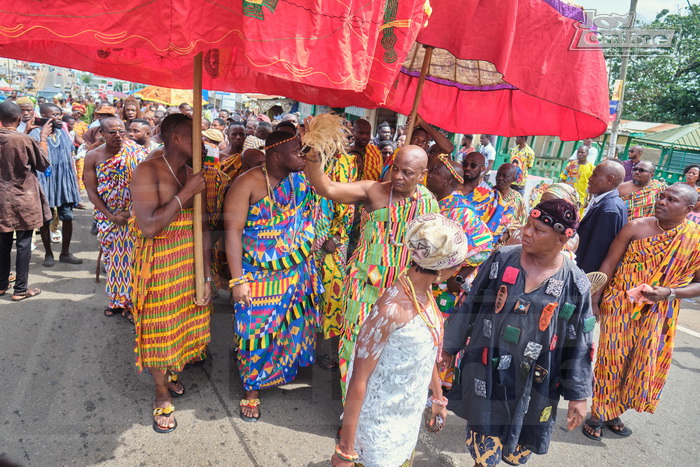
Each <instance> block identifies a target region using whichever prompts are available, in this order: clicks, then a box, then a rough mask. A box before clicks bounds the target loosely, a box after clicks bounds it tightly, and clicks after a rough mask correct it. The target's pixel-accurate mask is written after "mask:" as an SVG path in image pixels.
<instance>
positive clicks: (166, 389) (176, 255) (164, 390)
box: [131, 113, 211, 433]
mask: <svg viewBox="0 0 700 467" xmlns="http://www.w3.org/2000/svg"><path fill="white" fill-rule="evenodd" d="M161 136H162V138H163V143H164V150H163V151H161V150H157V151H154V152H153V153H151V154H150V156H149V157H148V158H147V159H146V160H145V161H143V162H141V163H140V164H139V166H138V167H137V168H136V170H135V171H134V176H133V180H132V183H131V195H132V198H133V211H134V216H135V222H134V228H133V230H132V232H133V234H134V238H135V240H134V250H133V270H132V274H133V278H134V279H133V282H132V283H133V290H132V301H133V303H134V309H133V313H134V319H135V321H136V355H137V359H136V366H137V367H138V369H139V370H143V369H146V370H147V371H148V372H149V373H150V374H151V375H152V376H153V381H154V383H155V401H154V404H153V409H154V410H153V417H154V421H153V429H154V430H155V431H156V432H158V433H168V432H171V431H173V430H174V429H175V428H176V427H177V422H176V421H175V417H174V415H173V412H174V411H175V407H174V406H173V405H172V398H173V397H179V396H180V395H182V394H184V392H185V387H184V386H183V385H182V384H181V383H180V382H179V381H178V380H177V375H176V373H178V372H180V371H182V369H183V368H184V366H185V365H186V364H187V363H189V362H193V361H197V360H201V359H203V358H204V357H205V354H206V348H207V344H208V343H209V340H210V334H209V320H210V313H211V304H210V295H211V290H210V288H209V287H207V289H206V291H205V293H204V296H203V301H202V302H200V303H196V302H195V280H194V238H193V233H192V222H193V219H192V215H193V214H192V206H193V202H194V195H195V194H196V193H201V192H202V191H204V190H205V187H206V186H205V178H204V171H200V172H199V173H197V174H194V175H193V174H192V169H191V168H190V167H188V165H187V164H188V163H189V161H190V160H191V159H192V119H191V118H190V117H189V116H187V115H184V114H181V113H175V114H172V115H168V116H167V117H165V119H164V120H163V123H162V124H161ZM202 204H204V203H202ZM203 211H204V209H203ZM208 229H209V226H208V219H207V216H204V218H203V219H202V231H203V240H204V242H203V243H204V273H205V276H206V279H205V281H207V282H210V281H211V270H210V265H211V262H210V258H209V251H210V236H209V230H208Z"/></svg>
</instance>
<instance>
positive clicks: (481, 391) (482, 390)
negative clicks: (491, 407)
mask: <svg viewBox="0 0 700 467" xmlns="http://www.w3.org/2000/svg"><path fill="white" fill-rule="evenodd" d="M474 393H476V395H477V396H480V397H486V381H484V380H481V379H476V378H474Z"/></svg>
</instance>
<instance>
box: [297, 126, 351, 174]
mask: <svg viewBox="0 0 700 467" xmlns="http://www.w3.org/2000/svg"><path fill="white" fill-rule="evenodd" d="M348 136H350V131H349V130H348V129H347V128H346V127H345V125H344V124H343V119H342V118H341V117H339V116H338V115H335V114H332V113H325V114H321V115H318V116H316V117H314V118H313V119H312V120H311V124H310V125H309V126H308V128H306V133H305V134H304V136H303V137H302V139H301V142H302V145H303V146H309V147H310V148H312V149H313V150H314V151H316V153H318V155H319V156H320V157H321V165H322V167H323V168H324V169H325V168H326V166H327V165H328V161H329V160H331V159H332V158H334V157H335V156H336V154H339V153H342V152H344V151H345V147H346V146H347V143H348Z"/></svg>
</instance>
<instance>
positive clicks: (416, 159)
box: [306, 146, 439, 398]
mask: <svg viewBox="0 0 700 467" xmlns="http://www.w3.org/2000/svg"><path fill="white" fill-rule="evenodd" d="M306 161H307V165H306V174H307V176H308V178H309V181H310V182H311V184H312V185H313V186H314V188H315V189H316V192H317V193H318V194H319V195H321V196H323V197H325V198H328V199H330V200H331V201H335V202H337V203H343V204H357V203H363V204H364V207H365V211H366V212H365V214H364V215H363V217H362V225H361V226H360V232H361V233H360V240H359V242H358V246H357V249H356V250H355V253H354V254H353V256H352V258H350V260H349V262H348V274H347V277H346V279H345V283H344V284H343V303H342V304H341V307H342V310H343V312H344V313H345V316H344V323H343V328H342V330H341V338H340V351H339V360H340V377H341V383H340V386H341V389H342V392H343V398H345V388H346V383H347V375H348V366H349V364H350V360H351V358H352V352H353V349H354V347H355V340H356V338H357V334H358V333H359V331H360V327H361V326H362V323H364V320H365V318H366V317H367V315H368V314H369V311H370V309H371V308H372V306H373V305H374V303H375V302H376V301H377V299H378V298H379V296H381V295H382V294H383V293H384V291H385V290H386V288H387V287H389V286H390V285H391V284H393V283H394V281H395V280H396V278H397V276H398V275H399V273H400V272H401V271H403V270H404V269H405V268H406V267H408V266H409V265H410V254H409V251H408V248H406V246H405V244H404V237H405V235H406V226H407V225H408V223H409V222H410V221H411V220H413V219H414V218H416V217H418V216H420V215H422V214H427V213H437V212H439V206H438V203H437V201H436V200H435V197H434V196H433V195H432V193H430V191H428V189H427V188H426V187H424V186H423V185H420V181H421V180H423V178H424V177H425V176H426V175H427V173H428V155H427V154H426V153H425V150H423V149H422V148H420V147H418V146H405V147H403V148H401V149H400V150H399V151H398V153H397V155H396V158H395V159H394V163H393V165H392V166H391V170H390V172H389V175H388V180H387V181H385V182H376V181H371V180H361V181H357V182H353V183H341V182H334V181H332V180H331V179H330V178H329V177H328V176H327V175H326V174H325V173H324V171H323V168H322V167H321V165H320V158H319V156H318V155H317V154H315V153H314V152H313V151H311V152H309V153H308V154H307V156H306Z"/></svg>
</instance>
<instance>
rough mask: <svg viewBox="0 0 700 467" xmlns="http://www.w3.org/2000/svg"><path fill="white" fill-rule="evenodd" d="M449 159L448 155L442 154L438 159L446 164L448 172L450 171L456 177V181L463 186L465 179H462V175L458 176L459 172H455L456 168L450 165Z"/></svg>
mask: <svg viewBox="0 0 700 467" xmlns="http://www.w3.org/2000/svg"><path fill="white" fill-rule="evenodd" d="M449 157H450V156H448V155H447V154H440V155H439V156H438V159H439V160H440V162H442V163H443V164H445V167H447V170H449V171H450V173H451V174H452V176H453V177H454V179H455V180H457V181H458V182H459V183H461V184H464V177H462V176H461V175H460V174H458V173H457V171H456V170H455V168H454V167H452V164H451V163H450V162H451V161H450V158H449Z"/></svg>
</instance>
